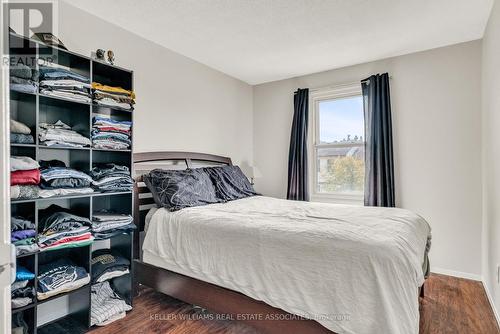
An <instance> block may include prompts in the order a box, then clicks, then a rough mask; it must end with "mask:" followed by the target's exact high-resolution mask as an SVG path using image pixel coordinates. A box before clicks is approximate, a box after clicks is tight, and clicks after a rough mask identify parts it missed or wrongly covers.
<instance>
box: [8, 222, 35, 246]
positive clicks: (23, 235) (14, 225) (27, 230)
mask: <svg viewBox="0 0 500 334" xmlns="http://www.w3.org/2000/svg"><path fill="white" fill-rule="evenodd" d="M11 231H12V232H11V234H10V240H11V242H12V244H14V246H16V255H23V254H28V253H33V252H36V251H38V245H37V243H36V239H35V237H36V231H35V223H33V222H32V221H30V220H28V219H25V218H23V217H12V218H11Z"/></svg>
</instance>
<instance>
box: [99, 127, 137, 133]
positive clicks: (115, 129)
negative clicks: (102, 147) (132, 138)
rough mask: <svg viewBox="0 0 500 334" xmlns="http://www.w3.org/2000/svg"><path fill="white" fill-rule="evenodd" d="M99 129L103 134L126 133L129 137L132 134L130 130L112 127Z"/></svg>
mask: <svg viewBox="0 0 500 334" xmlns="http://www.w3.org/2000/svg"><path fill="white" fill-rule="evenodd" d="M97 128H98V129H99V131H102V132H120V133H124V134H127V135H128V134H130V130H123V129H119V128H115V127H112V126H99V127H97Z"/></svg>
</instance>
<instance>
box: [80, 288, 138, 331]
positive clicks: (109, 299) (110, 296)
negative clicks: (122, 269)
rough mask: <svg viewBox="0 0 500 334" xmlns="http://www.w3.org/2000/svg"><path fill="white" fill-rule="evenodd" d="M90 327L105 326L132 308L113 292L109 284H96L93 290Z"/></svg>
mask: <svg viewBox="0 0 500 334" xmlns="http://www.w3.org/2000/svg"><path fill="white" fill-rule="evenodd" d="M90 298H91V303H90V304H91V306H92V307H91V312H90V325H91V326H94V325H98V326H99V325H104V324H108V323H110V322H111V320H112V319H114V320H116V319H119V316H121V314H122V313H125V312H127V311H130V310H131V309H132V307H131V306H130V305H128V304H127V303H126V302H125V301H124V300H122V299H121V298H120V297H119V296H118V295H117V294H116V292H114V291H113V289H112V288H111V286H110V285H109V282H108V281H106V282H102V283H96V284H94V285H92V288H91V297H90Z"/></svg>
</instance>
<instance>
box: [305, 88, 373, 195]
mask: <svg viewBox="0 0 500 334" xmlns="http://www.w3.org/2000/svg"><path fill="white" fill-rule="evenodd" d="M360 95H361V96H362V91H361V83H351V84H346V85H339V86H334V87H328V88H324V89H319V90H315V91H311V92H310V93H309V116H310V117H309V118H310V122H309V124H310V126H309V132H310V133H311V135H310V136H308V137H309V139H308V151H309V153H308V156H309V171H311V172H310V173H309V193H310V194H311V196H310V197H311V201H313V202H327V203H340V204H358V205H363V201H364V194H342V193H320V192H318V191H317V183H318V173H317V167H318V166H317V148H318V146H321V147H327V146H329V145H331V146H332V147H339V146H342V144H322V145H320V144H319V103H320V102H322V101H327V100H335V99H340V98H348V97H353V96H360ZM363 140H365V134H364V133H363ZM347 145H349V144H347Z"/></svg>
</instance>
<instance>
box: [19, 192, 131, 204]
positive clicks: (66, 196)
mask: <svg viewBox="0 0 500 334" xmlns="http://www.w3.org/2000/svg"><path fill="white" fill-rule="evenodd" d="M131 193H132V191H113V192H111V191H110V192H97V191H96V192H93V193H88V194H75V195H64V196H52V197H45V198H42V197H39V198H33V199H12V200H11V202H12V203H30V202H36V201H53V200H59V199H72V198H86V197H96V196H114V195H122V194H131Z"/></svg>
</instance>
